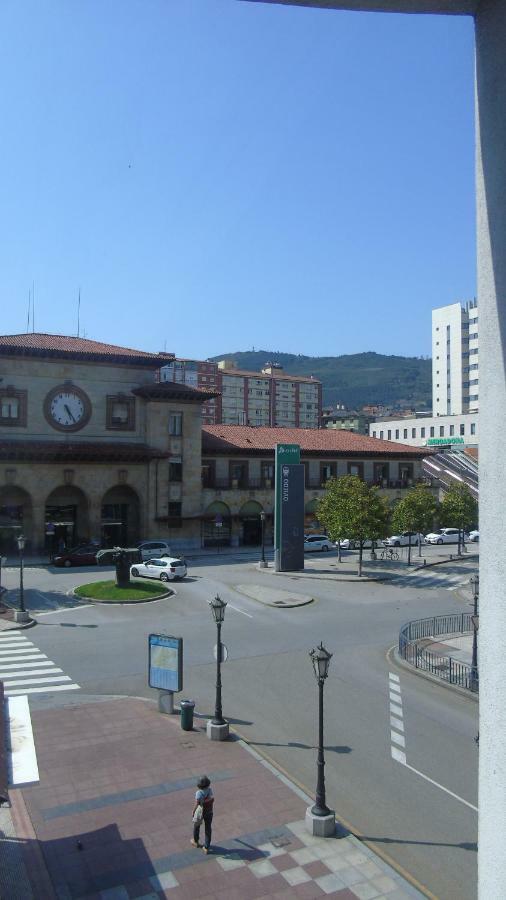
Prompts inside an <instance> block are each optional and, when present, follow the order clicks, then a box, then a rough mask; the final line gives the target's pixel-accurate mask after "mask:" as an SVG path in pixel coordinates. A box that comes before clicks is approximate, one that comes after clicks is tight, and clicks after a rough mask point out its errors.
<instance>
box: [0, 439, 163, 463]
mask: <svg viewBox="0 0 506 900" xmlns="http://www.w3.org/2000/svg"><path fill="white" fill-rule="evenodd" d="M167 456H169V453H165V452H164V451H163V450H157V449H155V448H153V447H148V445H147V444H135V443H131V444H126V443H125V444H123V443H121V441H116V442H114V443H112V442H106V441H103V442H102V441H93V442H92V441H75V442H74V443H67V442H66V441H65V442H64V441H17V440H12V441H11V440H8V441H2V442H1V443H0V462H5V461H12V460H18V461H19V462H23V461H29V460H32V461H34V462H42V461H43V460H44V461H45V462H118V463H119V462H148V461H149V460H150V459H160V458H164V457H167Z"/></svg>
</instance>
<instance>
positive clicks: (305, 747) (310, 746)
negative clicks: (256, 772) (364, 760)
mask: <svg viewBox="0 0 506 900" xmlns="http://www.w3.org/2000/svg"><path fill="white" fill-rule="evenodd" d="M230 721H232V719H230ZM248 744H251V746H252V747H295V748H296V749H297V750H314V749H315V747H314V744H302V743H300V741H286V742H285V743H283V742H281V743H277V742H275V741H248ZM325 750H326V751H328V752H329V753H353V748H352V747H348V746H347V745H346V744H344V745H342V746H340V745H336V746H334V747H332V746H327V745H325Z"/></svg>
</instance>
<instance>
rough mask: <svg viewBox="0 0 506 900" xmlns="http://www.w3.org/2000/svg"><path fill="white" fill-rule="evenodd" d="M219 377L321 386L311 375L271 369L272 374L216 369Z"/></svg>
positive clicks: (245, 370) (246, 370)
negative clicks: (267, 379)
mask: <svg viewBox="0 0 506 900" xmlns="http://www.w3.org/2000/svg"><path fill="white" fill-rule="evenodd" d="M220 373H221V375H238V376H239V377H240V378H243V377H244V376H247V377H248V378H275V379H279V380H280V381H301V382H307V383H308V384H321V381H319V380H318V378H312V377H311V375H289V374H288V373H287V372H283V371H280V370H279V369H273V370H272V374H266V373H264V372H250V371H249V370H248V369H218V374H220Z"/></svg>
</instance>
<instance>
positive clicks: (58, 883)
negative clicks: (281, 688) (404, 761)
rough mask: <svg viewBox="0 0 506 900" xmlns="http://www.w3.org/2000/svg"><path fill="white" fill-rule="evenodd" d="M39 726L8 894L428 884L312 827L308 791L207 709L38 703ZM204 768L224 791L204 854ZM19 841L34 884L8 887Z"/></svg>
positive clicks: (18, 798) (370, 888) (398, 895)
mask: <svg viewBox="0 0 506 900" xmlns="http://www.w3.org/2000/svg"><path fill="white" fill-rule="evenodd" d="M32 725H33V730H34V735H35V743H36V748H37V757H38V764H39V772H40V784H38V785H34V786H31V787H26V788H22V789H16V790H13V791H11V802H12V810H11V813H12V820H13V823H14V826H15V831H16V835H17V837H16V839H14V838H9V837H7V836H5V838H4V841H3V842H0V896H2V897H3V896H6V897H7V896H8V897H9V898H13V900H14V898H16V900H25V898H26V900H28V898H29V897H34V898H37V900H53V898H58V900H77V898H82V900H84V898H86V900H99V898H100V900H130V898H132V900H133V898H137V900H156V898H162V897H164V898H172V900H183V898H199V900H204V898H208V900H211V898H220V900H249V898H260V897H264V898H267V897H272V898H279V900H281V898H286V900H288V898H297V897H306V898H312V897H320V896H330V897H339V898H341V900H356V898H361V900H369V898H371V900H372V898H376V900H385V898H389V900H406V898H408V897H422V896H423V895H422V894H421V893H419V892H418V891H417V890H415V888H413V887H412V886H411V885H409V884H408V883H407V882H406V881H405V880H404V879H402V878H401V877H400V876H399V875H398V874H397V873H396V872H395V871H394V870H393V869H392V868H391V867H389V866H388V865H387V864H386V863H384V862H383V861H382V860H381V859H380V858H379V857H377V856H376V855H375V854H374V853H373V852H372V851H371V850H370V849H369V848H368V847H366V846H364V845H363V844H361V843H360V842H359V841H358V840H357V839H356V838H355V837H353V836H351V835H349V834H347V833H345V832H344V831H340V830H339V829H338V830H337V833H336V838H332V839H326V840H325V839H322V838H313V837H312V836H311V835H309V834H308V833H307V832H306V830H305V827H304V815H305V810H306V806H307V798H306V797H305V795H304V794H303V792H302V791H301V790H300V789H298V788H296V787H295V786H294V785H291V783H290V782H289V781H288V779H286V778H285V777H284V776H282V775H280V774H279V773H278V772H277V770H275V769H274V767H273V766H271V765H269V764H268V763H265V762H262V760H261V758H260V757H259V756H258V754H257V753H256V752H255V751H252V750H248V748H247V747H246V745H244V744H243V742H242V741H239V740H230V741H229V742H226V743H215V742H211V741H208V740H207V738H206V736H205V731H204V728H203V723H201V722H197V723H196V728H195V730H194V731H193V732H184V731H182V730H181V729H180V727H179V722H178V719H177V718H176V717H175V716H174V717H168V716H163V715H161V714H160V713H159V712H158V711H157V709H156V706H155V705H154V704H151V703H147V702H144V701H141V700H135V699H113V700H104V701H103V702H97V703H89V704H77V705H72V706H67V707H64V708H58V709H50V710H42V711H37V712H34V713H32ZM204 773H207V774H208V775H209V777H210V778H211V781H212V785H213V788H214V792H215V797H216V800H215V816H214V823H213V844H212V848H213V852H212V854H211V855H209V856H206V855H205V854H204V853H203V852H202V850H198V849H194V848H192V847H191V845H190V838H191V812H192V807H193V797H194V792H195V783H196V781H197V778H198V777H199V776H200V775H202V774H204ZM12 840H15V842H16V849H17V851H19V847H21V848H22V852H23V857H24V864H25V871H26V872H27V873H28V876H29V878H30V881H31V884H32V893H31V894H30V893H27V890H26V885H25V887H24V888H21V887H19V886H18V887H15V888H13V887H12V885H13V879H12V877H11V880H10V888H9V893H7V891H6V883H8V882H6V881H5V879H6V878H7V877H8V873H7V868H8V867H7V865H6V863H8V861H9V859H11V858H12V855H13V854H12V852H9V850H10V851H12V850H13V847H12V846H10V847H9V841H12ZM2 846H3V854H2ZM2 855H3V859H2ZM2 872H3V875H2V874H1V873H2ZM2 879H4V881H3V883H2ZM16 883H17V884H18V885H20V884H21V882H20V881H19V880H18V881H17V882H16Z"/></svg>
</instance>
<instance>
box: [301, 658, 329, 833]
mask: <svg viewBox="0 0 506 900" xmlns="http://www.w3.org/2000/svg"><path fill="white" fill-rule="evenodd" d="M309 655H310V657H311V662H312V663H313V670H314V674H315V678H316V681H317V684H318V756H317V762H316V769H317V779H316V798H315V803H314V805H313V806H311V807H309V808H308V809H307V811H306V827H307V828H308V830H309V831H310V832H311V834H314V835H318V837H330V836H332V835H334V834H335V827H336V817H335V813H334V810H332V809H329V808H328V806H327V802H326V797H325V755H324V749H323V685H324V683H325V680H326V678H327V675H328V673H329V665H330V660H331V659H332V653H329V652H328V650H326V649H325V647H324V646H323V643H320V646H319V647H317V648H316V650H311V652H310V654H309Z"/></svg>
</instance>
